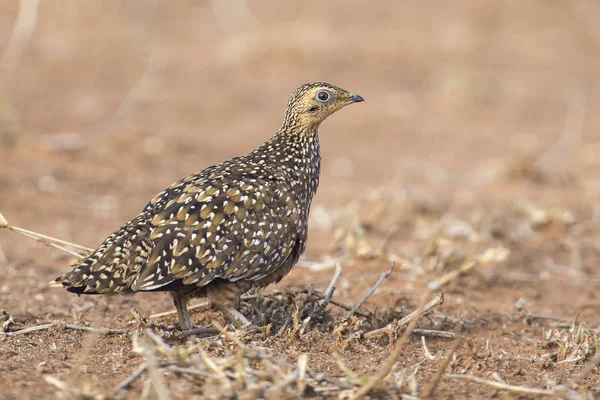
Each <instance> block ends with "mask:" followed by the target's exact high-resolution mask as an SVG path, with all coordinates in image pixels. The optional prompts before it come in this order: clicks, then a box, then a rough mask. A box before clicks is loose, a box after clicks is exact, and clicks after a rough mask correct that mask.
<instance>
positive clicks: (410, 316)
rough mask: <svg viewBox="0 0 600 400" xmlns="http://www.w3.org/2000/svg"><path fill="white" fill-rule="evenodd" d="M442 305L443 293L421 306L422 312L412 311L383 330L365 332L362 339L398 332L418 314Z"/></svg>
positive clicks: (418, 315) (419, 310)
mask: <svg viewBox="0 0 600 400" xmlns="http://www.w3.org/2000/svg"><path fill="white" fill-rule="evenodd" d="M443 303H444V293H442V292H440V293H438V294H437V296H435V297H434V298H433V300H431V301H430V302H429V303H427V304H425V305H424V306H423V309H422V310H421V309H420V308H419V309H417V310H416V311H413V312H412V313H410V314H408V315H407V316H406V317H404V318H402V319H401V320H400V321H394V322H392V323H390V324H388V325H387V326H385V327H383V328H380V329H375V330H372V331H370V332H367V333H365V335H364V337H365V339H371V338H374V337H379V336H382V335H385V334H387V333H389V332H395V331H397V330H400V329H402V328H403V327H405V326H407V325H408V324H410V323H411V322H412V321H413V320H414V319H418V318H420V314H424V313H427V312H428V311H431V310H432V309H434V308H435V307H438V306H440V305H442V304H443Z"/></svg>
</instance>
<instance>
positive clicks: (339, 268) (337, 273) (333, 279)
mask: <svg viewBox="0 0 600 400" xmlns="http://www.w3.org/2000/svg"><path fill="white" fill-rule="evenodd" d="M341 274H342V265H341V264H340V263H336V264H335V272H334V273H333V276H332V277H331V280H330V281H329V284H328V285H327V289H325V298H324V299H323V300H321V302H320V303H319V307H315V309H314V310H313V312H312V313H311V317H312V316H313V315H314V314H315V313H317V312H321V311H323V310H324V309H325V307H327V306H328V305H329V302H330V301H331V297H333V292H335V284H336V283H337V281H338V279H339V278H340V275H341Z"/></svg>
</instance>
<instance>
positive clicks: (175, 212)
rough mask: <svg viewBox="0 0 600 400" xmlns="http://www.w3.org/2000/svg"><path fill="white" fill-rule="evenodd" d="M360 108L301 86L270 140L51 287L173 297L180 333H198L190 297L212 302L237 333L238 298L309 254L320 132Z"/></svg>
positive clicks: (121, 234)
mask: <svg viewBox="0 0 600 400" xmlns="http://www.w3.org/2000/svg"><path fill="white" fill-rule="evenodd" d="M362 101H363V98H362V97H360V96H359V95H356V94H352V93H349V92H348V91H346V90H344V89H342V88H339V87H337V86H334V85H332V84H329V83H325V82H315V83H307V84H304V85H302V86H300V87H299V88H298V89H296V90H295V91H294V92H293V93H292V96H291V97H290V100H289V102H288V106H287V110H286V113H285V119H284V121H283V125H282V126H281V128H280V129H279V131H278V132H277V133H276V134H275V135H274V136H273V137H271V139H269V140H268V141H267V142H265V143H264V144H263V145H261V146H260V147H258V148H257V149H256V150H254V151H252V152H251V153H250V154H247V155H244V156H241V157H235V158H232V159H230V160H228V161H225V162H222V163H220V164H217V165H214V166H211V167H208V168H206V169H205V170H203V171H201V172H198V173H196V174H193V175H190V176H188V177H186V178H183V179H182V180H180V181H178V182H175V183H174V184H173V185H171V186H169V187H168V188H166V189H165V190H163V191H162V192H160V193H159V194H158V195H156V196H155V197H154V198H153V199H152V200H151V201H150V203H148V205H146V207H145V208H144V209H143V210H142V212H141V213H140V214H139V215H138V216H137V217H135V218H134V219H133V220H131V221H129V222H127V223H126V224H125V225H123V226H122V227H121V228H119V229H117V230H116V231H114V232H113V233H112V234H111V235H110V236H109V237H108V238H106V240H105V241H104V242H103V243H102V244H101V245H100V247H98V248H97V249H96V250H94V251H93V252H92V253H91V254H90V255H89V256H87V257H86V258H84V259H83V260H81V261H79V262H78V263H77V264H76V265H75V266H74V268H73V269H72V270H70V271H69V272H67V273H65V274H63V275H61V276H59V277H58V278H56V279H55V280H54V281H52V282H51V283H50V285H51V286H64V287H65V288H66V289H67V290H68V291H70V292H73V293H77V294H118V293H134V292H154V291H168V292H170V293H171V295H172V296H173V302H174V304H175V307H176V308H177V313H178V316H179V324H180V328H181V330H189V329H191V328H192V324H191V322H190V317H189V314H188V310H187V302H188V300H189V299H190V298H193V297H207V298H208V300H209V301H210V303H211V304H212V305H213V306H214V307H216V308H217V309H218V310H220V311H221V312H222V313H223V314H224V316H225V317H226V318H227V319H228V320H230V321H231V322H233V323H234V324H235V325H236V326H238V327H239V326H244V325H249V322H248V320H247V319H246V318H245V317H244V315H242V314H241V313H240V312H239V311H238V307H239V302H240V296H241V295H242V294H244V293H246V292H248V291H249V290H251V289H258V288H263V287H266V286H267V285H269V284H271V283H275V282H279V281H280V280H281V279H282V278H283V277H284V276H285V275H287V274H288V273H289V272H290V270H291V269H292V267H293V266H294V265H295V264H296V262H297V261H298V259H299V257H300V255H301V254H302V253H303V251H304V248H305V247H306V239H307V222H308V213H309V210H310V204H311V201H312V198H313V196H314V194H315V192H316V190H317V186H318V184H319V172H320V165H321V152H320V149H319V138H318V134H317V131H318V128H319V125H320V124H321V122H323V121H324V120H325V119H326V118H327V117H328V116H330V115H331V114H333V113H334V112H336V111H338V110H339V109H341V108H343V107H345V106H347V105H349V104H352V103H357V102H362Z"/></svg>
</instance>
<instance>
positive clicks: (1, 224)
mask: <svg viewBox="0 0 600 400" xmlns="http://www.w3.org/2000/svg"><path fill="white" fill-rule="evenodd" d="M2 228H6V229H8V230H10V231H12V232H15V233H18V234H20V235H23V236H25V237H28V238H30V239H33V240H35V241H37V242H40V243H42V244H45V245H46V246H49V247H54V248H55V249H58V250H62V251H64V252H65V253H69V254H71V255H73V256H75V257H78V258H84V257H86V256H87V255H88V254H89V253H91V252H92V251H94V249H91V248H89V247H85V246H81V245H78V244H75V243H71V242H67V241H66V240H61V239H57V238H54V237H52V236H47V235H42V234H41V233H37V232H33V231H30V230H27V229H23V228H19V227H18V226H14V225H10V224H9V223H8V221H7V220H6V218H4V216H3V215H2V214H0V229H2ZM72 249H76V250H77V251H73V250H72Z"/></svg>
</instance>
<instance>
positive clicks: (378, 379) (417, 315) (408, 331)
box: [351, 292, 444, 400]
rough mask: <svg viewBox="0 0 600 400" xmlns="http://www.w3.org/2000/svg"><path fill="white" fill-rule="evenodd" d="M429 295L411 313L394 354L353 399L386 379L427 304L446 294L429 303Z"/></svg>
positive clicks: (365, 393)
mask: <svg viewBox="0 0 600 400" xmlns="http://www.w3.org/2000/svg"><path fill="white" fill-rule="evenodd" d="M429 296H430V292H427V293H426V294H425V295H424V296H423V297H422V299H421V304H420V305H419V308H418V309H417V311H415V312H414V313H413V314H411V315H414V316H413V317H412V319H411V320H410V323H409V325H408V327H407V328H406V330H405V331H404V333H403V334H402V336H401V337H400V339H399V340H398V341H396V344H395V345H394V349H393V350H392V354H391V355H390V357H389V358H388V360H387V361H386V362H385V363H384V365H383V366H382V367H381V368H380V369H379V371H377V373H376V374H375V375H373V376H372V377H371V378H370V379H369V380H368V381H367V383H366V384H365V385H363V386H362V387H361V388H360V389H359V390H358V391H357V392H356V393H354V394H353V396H352V397H351V398H352V399H353V400H355V399H361V398H363V397H364V396H366V395H367V393H369V392H370V391H371V389H373V388H374V387H375V386H376V385H377V384H378V383H379V382H381V381H382V380H383V379H385V377H386V376H388V374H389V373H390V371H391V370H392V368H393V367H394V364H396V361H398V358H399V357H400V354H402V350H403V349H404V344H405V343H406V342H407V341H408V338H409V337H410V335H412V331H413V329H415V327H416V326H417V322H418V321H419V319H421V317H422V316H423V314H424V313H425V309H426V307H427V305H428V304H432V303H434V302H435V303H438V302H439V304H441V303H442V302H443V301H444V296H443V295H442V294H441V293H440V294H439V295H438V296H436V299H439V300H437V301H436V299H434V300H432V301H430V302H429V303H426V301H427V298H428V297H429ZM384 329H385V328H384ZM365 336H366V335H365Z"/></svg>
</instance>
